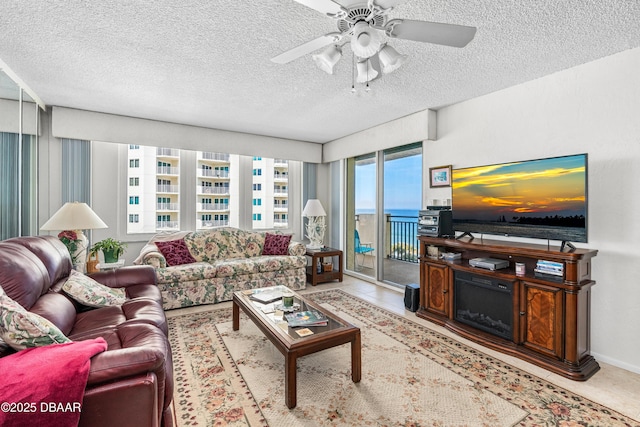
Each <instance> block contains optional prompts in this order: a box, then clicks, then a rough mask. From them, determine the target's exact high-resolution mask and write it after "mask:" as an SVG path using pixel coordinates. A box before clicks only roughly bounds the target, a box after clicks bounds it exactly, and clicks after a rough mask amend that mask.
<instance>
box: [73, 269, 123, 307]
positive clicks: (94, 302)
mask: <svg viewBox="0 0 640 427" xmlns="http://www.w3.org/2000/svg"><path fill="white" fill-rule="evenodd" d="M62 290H63V291H64V292H65V293H66V294H67V295H69V296H70V297H71V298H73V299H74V300H76V301H78V302H79V303H80V304H83V305H86V306H88V307H107V306H110V305H122V304H123V303H124V302H125V301H126V300H127V294H126V291H125V289H124V288H110V287H108V286H105V285H103V284H101V283H98V282H96V281H95V280H93V279H92V278H91V277H89V276H85V275H84V274H82V273H80V272H77V271H75V270H71V274H70V275H69V278H68V279H67V281H66V282H65V284H64V285H63V286H62Z"/></svg>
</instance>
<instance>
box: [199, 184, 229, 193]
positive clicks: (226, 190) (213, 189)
mask: <svg viewBox="0 0 640 427" xmlns="http://www.w3.org/2000/svg"><path fill="white" fill-rule="evenodd" d="M197 191H198V194H229V187H206V186H204V185H199V186H198V188H197Z"/></svg>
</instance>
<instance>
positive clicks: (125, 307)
mask: <svg viewBox="0 0 640 427" xmlns="http://www.w3.org/2000/svg"><path fill="white" fill-rule="evenodd" d="M129 323H146V324H149V325H154V326H156V327H157V328H158V329H160V330H161V331H162V332H163V333H164V334H165V335H166V334H167V333H168V327H167V319H166V316H165V314H164V310H163V309H162V306H160V305H159V304H157V303H156V302H154V301H151V300H145V299H135V300H129V301H126V302H125V303H124V304H122V305H121V306H116V305H114V306H110V307H102V308H96V309H94V310H89V311H84V312H82V313H78V315H77V317H76V323H75V325H73V329H72V331H71V333H70V334H69V337H70V338H71V339H73V340H77V339H79V338H80V337H83V336H85V334H87V333H91V332H92V331H95V330H100V329H104V328H106V327H115V326H118V325H124V324H129Z"/></svg>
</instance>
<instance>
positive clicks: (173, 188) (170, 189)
mask: <svg viewBox="0 0 640 427" xmlns="http://www.w3.org/2000/svg"><path fill="white" fill-rule="evenodd" d="M179 191H180V186H179V185H166V184H162V185H158V186H157V187H156V192H157V193H177V192H179Z"/></svg>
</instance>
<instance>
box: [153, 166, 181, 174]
mask: <svg viewBox="0 0 640 427" xmlns="http://www.w3.org/2000/svg"><path fill="white" fill-rule="evenodd" d="M156 173H157V174H158V175H180V168H178V167H175V166H158V167H156Z"/></svg>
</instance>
